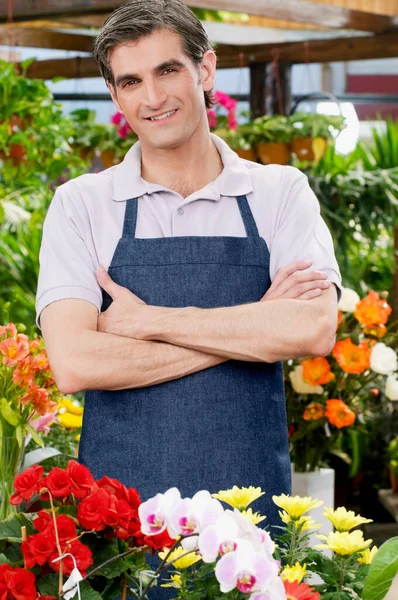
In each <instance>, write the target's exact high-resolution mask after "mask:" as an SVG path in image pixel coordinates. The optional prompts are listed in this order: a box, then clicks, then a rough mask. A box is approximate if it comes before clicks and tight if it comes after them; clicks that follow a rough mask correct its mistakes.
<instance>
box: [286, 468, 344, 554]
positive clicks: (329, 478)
mask: <svg viewBox="0 0 398 600" xmlns="http://www.w3.org/2000/svg"><path fill="white" fill-rule="evenodd" d="M292 496H311V497H312V498H313V499H315V498H316V499H317V500H323V504H322V506H319V507H317V508H313V509H312V510H310V511H309V512H308V513H306V514H308V515H309V516H311V517H312V518H313V519H314V521H315V523H317V524H319V525H321V527H320V529H319V531H317V532H316V533H315V534H311V537H310V545H311V546H312V547H313V548H314V547H315V545H316V544H320V543H322V542H321V540H319V539H318V537H317V534H318V533H322V534H324V535H328V534H329V533H330V532H331V531H333V525H332V524H331V522H330V521H328V520H327V519H326V518H325V517H324V516H323V510H324V508H326V507H327V508H329V507H330V508H333V509H334V469H320V470H319V471H313V472H311V473H296V472H295V471H294V465H292ZM325 554H326V555H327V556H331V552H329V551H325Z"/></svg>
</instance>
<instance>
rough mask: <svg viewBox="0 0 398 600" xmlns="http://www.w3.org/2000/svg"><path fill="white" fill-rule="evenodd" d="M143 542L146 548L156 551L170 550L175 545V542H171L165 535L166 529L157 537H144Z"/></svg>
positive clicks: (167, 535)
mask: <svg viewBox="0 0 398 600" xmlns="http://www.w3.org/2000/svg"><path fill="white" fill-rule="evenodd" d="M144 542H145V544H146V545H147V546H150V547H151V548H155V549H156V550H161V549H162V548H171V547H172V546H174V544H175V543H176V541H175V540H173V539H172V538H171V537H170V536H169V534H168V533H167V529H165V530H164V531H163V532H162V533H158V534H157V535H146V536H144Z"/></svg>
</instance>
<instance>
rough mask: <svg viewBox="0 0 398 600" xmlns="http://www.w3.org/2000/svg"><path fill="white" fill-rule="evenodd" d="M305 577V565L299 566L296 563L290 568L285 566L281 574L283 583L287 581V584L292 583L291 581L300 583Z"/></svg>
mask: <svg viewBox="0 0 398 600" xmlns="http://www.w3.org/2000/svg"><path fill="white" fill-rule="evenodd" d="M306 575H307V565H306V564H304V565H300V563H299V562H296V564H295V565H293V566H292V567H290V566H289V565H287V566H286V567H285V568H284V569H283V571H282V573H281V577H282V579H283V580H284V581H288V582H289V583H293V581H297V582H298V583H301V582H302V580H303V579H304V577H305V576H306Z"/></svg>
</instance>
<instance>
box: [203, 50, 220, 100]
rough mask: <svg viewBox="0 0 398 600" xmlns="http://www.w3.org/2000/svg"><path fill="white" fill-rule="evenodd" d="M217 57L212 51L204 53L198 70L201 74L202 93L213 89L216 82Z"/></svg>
mask: <svg viewBox="0 0 398 600" xmlns="http://www.w3.org/2000/svg"><path fill="white" fill-rule="evenodd" d="M216 67H217V57H216V55H215V52H213V50H207V52H205V53H204V55H203V58H202V62H201V64H200V70H201V74H202V87H203V91H204V92H210V91H211V90H212V89H213V88H214V84H215V80H216Z"/></svg>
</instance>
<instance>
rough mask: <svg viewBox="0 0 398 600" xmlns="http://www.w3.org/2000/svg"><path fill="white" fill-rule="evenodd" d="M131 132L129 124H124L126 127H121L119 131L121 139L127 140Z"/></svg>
mask: <svg viewBox="0 0 398 600" xmlns="http://www.w3.org/2000/svg"><path fill="white" fill-rule="evenodd" d="M130 130H131V127H130V125H129V124H128V123H127V121H126V123H124V125H122V126H121V127H119V129H118V130H117V132H118V134H119V137H121V138H123V139H125V138H126V137H127V136H128V133H129V131H130Z"/></svg>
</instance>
